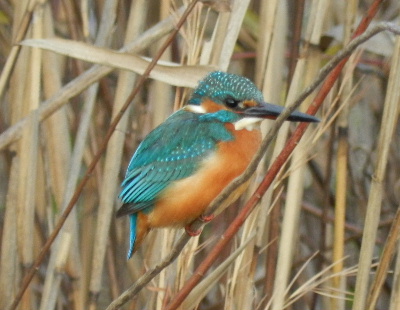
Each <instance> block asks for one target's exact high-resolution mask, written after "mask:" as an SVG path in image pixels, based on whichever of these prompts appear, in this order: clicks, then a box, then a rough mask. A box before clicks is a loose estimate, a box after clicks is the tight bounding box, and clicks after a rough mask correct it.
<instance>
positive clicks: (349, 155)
mask: <svg viewBox="0 0 400 310" xmlns="http://www.w3.org/2000/svg"><path fill="white" fill-rule="evenodd" d="M381 2H383V1H378V0H375V1H372V0H368V1H367V0H365V1H352V0H350V1H344V0H340V1H338V0H319V1H311V0H308V1H302V0H297V1H271V0H253V1H250V0H241V1H239V0H235V1H229V0H214V1H202V2H199V3H197V4H196V6H195V7H194V10H193V11H192V12H190V14H189V16H188V18H187V19H184V24H183V26H182V28H181V29H180V30H179V33H178V35H177V36H175V37H174V38H172V39H171V40H168V39H167V38H168V37H169V36H170V35H171V33H172V32H173V31H174V30H175V29H176V24H177V23H178V21H179V20H180V18H181V16H182V13H183V11H184V9H185V8H184V7H183V8H180V7H181V6H185V5H188V3H190V1H189V0H183V1H178V0H176V1H174V0H165V1H163V0H158V1H157V0H134V1H116V0H98V1H77V0H49V1H46V0H43V1H41V0H31V1H30V0H0V63H1V67H2V70H1V76H0V100H1V101H0V132H1V134H0V151H1V152H0V174H1V179H0V242H1V244H0V245H1V252H0V309H8V308H9V307H10V306H11V305H12V303H13V302H14V304H13V306H12V307H13V308H14V306H15V305H16V301H17V302H18V303H19V305H18V307H19V308H18V309H41V310H50V309H79V310H83V309H92V310H94V309H105V308H107V307H108V308H109V309H116V308H118V307H119V306H120V305H121V304H123V303H125V302H126V301H128V302H127V303H126V305H125V306H124V307H125V309H177V308H176V306H173V305H172V304H173V303H175V304H180V303H182V304H181V305H180V308H179V309H194V308H197V309H209V310H212V309H257V310H258V309H259V310H262V309H273V310H281V309H310V310H311V309H313V310H318V309H322V310H328V309H331V310H340V309H354V310H364V309H371V310H372V309H390V310H396V309H400V255H399V246H398V243H397V239H398V235H399V230H400V217H399V213H398V212H397V211H398V208H399V203H400V179H399V175H400V165H399V164H398V163H399V162H400V148H399V146H400V135H399V127H398V125H397V117H398V113H399V111H398V107H399V104H400V99H399V98H400V40H399V38H398V37H397V38H396V36H395V35H394V34H393V33H390V32H387V31H386V32H384V33H381V34H379V35H377V36H374V37H373V38H372V39H371V40H369V41H368V42H367V43H365V44H364V45H363V46H362V49H357V50H354V51H353V54H352V57H351V58H350V59H349V61H348V63H347V64H346V66H345V67H344V68H343V70H342V72H341V73H340V76H339V78H338V80H337V82H336V83H334V82H335V81H334V80H327V82H326V83H325V84H324V86H323V88H322V89H328V90H331V91H330V92H329V94H328V95H327V97H326V98H325V99H324V96H322V95H321V92H319V94H318V95H317V96H316V94H317V93H318V89H317V90H316V91H315V92H314V93H313V94H311V95H310V96H309V97H308V98H307V99H306V100H305V101H304V102H303V104H302V106H301V108H300V109H302V110H304V111H305V110H306V108H307V107H308V106H309V105H310V104H311V103H313V104H312V105H311V106H316V105H317V104H319V103H321V102H322V101H324V102H323V105H322V107H321V108H320V109H319V111H318V113H317V115H318V117H320V118H321V123H319V124H318V125H312V126H310V128H309V129H307V131H306V132H305V134H304V136H303V138H302V140H301V142H300V143H299V144H298V145H297V147H296V149H295V151H294V152H293V153H292V155H291V157H290V159H289V160H288V161H287V163H286V164H284V165H283V164H282V163H278V164H277V165H276V166H277V167H279V168H281V167H282V169H281V170H280V172H279V173H278V174H277V177H276V178H275V179H274V180H273V182H272V184H271V186H269V188H268V190H267V191H266V193H265V195H263V197H262V199H261V202H260V203H259V204H258V205H257V206H256V207H255V208H254V210H253V211H252V212H251V213H250V214H248V213H246V212H245V214H244V213H243V212H241V210H246V209H243V206H245V205H246V206H247V207H248V206H249V204H248V203H247V204H246V201H248V199H249V197H250V196H251V194H253V193H254V191H255V190H256V189H257V186H258V184H259V183H260V182H261V180H263V179H264V176H265V174H266V171H267V168H268V166H269V164H270V163H272V161H273V159H275V158H276V156H277V155H278V154H279V153H280V151H281V150H282V149H283V147H284V145H285V143H286V141H287V139H288V136H290V135H291V134H292V133H293V131H294V130H295V128H296V127H295V126H294V125H293V124H292V125H290V124H288V123H285V124H284V125H283V126H282V127H281V129H280V131H279V134H278V135H277V137H276V139H275V140H274V141H273V142H271V143H270V144H269V148H268V150H267V152H266V153H265V154H266V156H265V158H263V161H262V162H263V163H264V164H260V165H259V166H258V169H257V170H256V172H255V177H254V178H253V181H252V182H253V185H252V186H251V188H250V189H249V193H248V195H247V196H246V197H242V199H241V201H240V202H237V203H236V204H235V205H233V206H231V207H230V208H228V209H227V210H226V211H224V213H222V214H221V215H220V216H218V217H217V218H215V219H214V220H213V221H212V222H211V223H210V224H208V225H207V226H205V228H204V231H203V233H202V234H201V236H200V237H199V238H191V240H190V241H189V242H188V243H187V244H186V245H185V246H184V247H183V250H182V252H179V251H177V252H176V254H179V255H177V256H178V257H177V259H176V260H175V261H174V262H173V263H172V264H171V265H169V266H168V267H166V268H165V269H162V268H160V269H162V271H161V272H159V271H158V270H156V271H155V272H154V273H155V274H157V275H156V276H155V277H154V278H148V281H150V282H149V283H147V284H143V285H142V284H140V283H142V282H136V281H138V279H139V278H140V277H141V276H142V275H143V274H144V273H145V272H146V271H148V270H151V269H152V268H153V267H154V266H156V265H157V264H159V263H160V262H161V261H162V260H163V258H164V257H166V256H167V255H168V254H169V253H170V252H171V250H172V249H173V247H174V244H175V243H176V241H177V240H178V239H179V238H180V236H181V235H182V234H183V230H171V229H165V230H158V231H154V232H152V233H151V234H150V235H149V237H148V238H147V240H146V242H145V244H144V245H143V246H142V247H141V249H140V250H139V251H138V252H137V253H136V254H135V255H134V257H133V258H132V259H131V260H129V261H127V260H126V251H127V247H128V223H127V221H126V220H125V219H118V220H117V219H115V216H114V215H115V210H116V209H117V208H118V206H119V202H118V199H117V195H118V191H119V184H120V182H121V180H122V178H123V175H124V171H125V169H126V167H127V164H128V162H129V159H130V157H131V155H132V153H133V152H134V150H135V148H136V147H137V145H138V143H139V142H140V141H141V140H142V139H143V137H144V136H145V135H146V134H147V133H148V132H149V131H150V130H151V129H152V128H154V127H155V126H156V125H157V124H159V123H160V122H162V121H163V120H164V119H165V118H166V117H167V116H168V115H169V114H170V113H172V112H173V111H174V110H176V109H178V108H179V107H180V106H181V105H182V104H183V103H184V102H185V100H186V99H187V96H188V94H189V93H190V90H188V88H187V87H194V86H195V85H196V83H197V81H198V80H199V79H200V78H201V77H202V76H204V75H205V74H206V72H208V71H211V70H215V69H219V70H224V71H229V72H232V73H237V74H241V75H245V76H247V77H249V78H251V79H252V80H254V81H255V82H256V84H257V85H258V86H259V87H260V89H262V90H263V93H264V95H265V99H266V101H269V102H273V103H280V104H287V105H288V104H291V103H293V102H294V101H295V99H296V98H297V96H298V95H299V94H300V93H301V92H302V90H303V89H305V88H307V87H308V86H309V85H310V84H311V83H312V82H313V81H314V80H315V79H316V78H317V76H318V73H319V70H320V69H321V68H322V67H323V66H324V65H325V64H326V63H327V62H328V61H329V60H330V59H331V58H332V57H333V56H334V55H336V54H337V53H338V51H339V50H341V49H343V48H344V46H346V45H347V44H348V43H349V42H350V41H351V38H352V33H354V30H355V29H356V27H357V25H358V24H359V23H360V19H361V18H362V17H365V16H368V14H372V15H370V16H371V17H373V20H372V23H373V24H374V23H378V22H380V21H393V22H395V23H397V25H398V24H399V15H400V4H399V1H396V0H392V1H385V2H384V3H381ZM374 5H377V8H379V11H378V12H377V13H376V14H375V13H373V12H372V13H371V11H370V10H371V7H372V8H373V6H374ZM361 23H362V22H361ZM361 32H362V31H361ZM21 42H22V45H20V44H18V43H21ZM164 44H167V45H168V48H167V49H166V51H165V52H164V53H163V55H162V57H161V60H160V62H159V63H161V65H157V66H156V67H155V68H154V69H153V71H152V72H151V74H150V78H149V79H148V80H147V81H146V82H145V83H144V84H143V83H142V82H141V81H142V80H140V81H139V77H140V74H143V72H145V71H146V68H147V67H148V64H149V58H146V59H143V58H141V57H140V56H146V57H150V58H152V57H155V55H157V53H158V51H159V50H160V48H162V46H163V45H164ZM117 51H120V52H117ZM172 64H176V65H178V66H174V65H172ZM138 81H139V82H140V83H141V84H142V85H141V87H140V88H136V89H137V90H138V93H137V95H136V96H135V98H134V100H133V101H132V103H131V104H130V105H129V108H128V109H127V110H126V112H125V114H124V116H123V117H122V119H121V120H120V121H119V122H118V124H117V126H116V128H115V130H113V129H114V128H113V126H112V125H110V124H112V122H113V120H115V118H116V117H118V115H119V111H120V110H121V108H122V107H123V106H124V104H125V101H126V99H127V98H128V97H129V96H130V94H131V91H132V90H133V89H135V85H137V84H136V83H138ZM115 124H116V123H115ZM263 126H264V132H265V133H267V132H269V131H270V130H271V127H272V126H273V122H270V121H266V122H265V124H263ZM110 128H111V129H110ZM108 132H109V133H111V132H113V134H112V136H111V139H110V140H109V141H108V144H105V143H106V142H107V140H108ZM96 161H97V163H96ZM269 175H270V176H273V177H275V175H276V173H270V174H269ZM271 180H272V178H271ZM266 188H267V186H265V189H266ZM259 194H263V189H260V188H259V189H258V191H257V194H256V195H255V196H253V199H251V200H250V202H253V204H254V202H255V201H256V200H255V199H254V197H255V198H257V197H259ZM64 210H71V213H70V214H69V217H68V219H67V220H66V221H65V222H63V221H62V220H63V216H61V214H63V212H64ZM247 210H248V209H247ZM244 217H247V219H246V221H245V222H244V224H243V225H242V226H240V225H239V224H241V220H242V219H244ZM60 220H61V222H60ZM232 223H233V225H232ZM57 227H60V228H61V230H60V232H59V233H58V234H57V238H56V239H55V240H54V242H53V244H52V245H51V248H50V249H49V251H46V250H44V251H43V250H41V249H43V246H44V245H45V244H46V242H47V244H48V245H50V243H49V242H48V240H49V239H48V238H49V236H50V235H51V233H52V232H54V231H55V229H56V228H57ZM228 227H229V228H228ZM239 228H240V229H239ZM227 229H228V231H227ZM235 229H236V230H237V229H239V231H238V232H237V233H236V231H235ZM222 234H225V235H224V238H223V239H221V235H222ZM230 237H232V238H230ZM182 238H183V239H185V238H186V239H188V238H187V237H186V236H185V235H184V237H182ZM182 238H181V239H180V240H183V239H182ZM224 240H225V241H226V245H225V246H223V247H222V246H221V247H220V246H219V245H220V244H221V242H224ZM186 241H187V240H183V242H181V243H182V245H184V244H185V243H186ZM218 242H219V243H218ZM36 265H37V266H38V268H37V269H31V267H32V266H34V267H35V266H36ZM198 266H200V268H201V269H200V270H196V268H198ZM32 271H36V273H35V274H34V273H32ZM199 272H204V276H202V274H200V275H199ZM29 274H31V275H33V278H32V280H31V281H30V283H29V285H27V286H24V284H23V283H25V284H28V282H26V279H28V278H27V277H26V276H27V275H29ZM192 275H194V276H197V278H196V277H195V278H191V277H192ZM188 279H192V280H193V279H195V280H196V279H197V280H201V281H200V282H199V284H198V285H194V284H191V283H194V282H187V281H188ZM192 280H190V281H192ZM140 281H141V280H140ZM135 282H136V283H139V285H138V286H134V288H136V289H137V291H139V292H138V293H137V294H136V295H135V296H134V298H131V297H132V296H131V295H132V291H128V293H129V294H128V295H124V296H125V297H126V298H122V299H121V298H120V297H119V296H120V295H121V294H122V293H123V292H124V291H125V290H127V289H128V288H129V287H130V286H131V285H132V284H134V283H135ZM24 287H26V291H25V292H24V294H23V295H22V297H18V296H21V293H22V291H21V289H22V288H24ZM181 289H183V290H182V291H181V293H180V295H178V292H179V291H180V290H181ZM182 292H188V295H187V294H184V293H182ZM16 296H17V297H16ZM177 296H178V297H177ZM113 301H114V303H112V302H113ZM171 302H173V303H171Z"/></svg>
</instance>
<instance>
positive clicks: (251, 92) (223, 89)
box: [188, 71, 264, 105]
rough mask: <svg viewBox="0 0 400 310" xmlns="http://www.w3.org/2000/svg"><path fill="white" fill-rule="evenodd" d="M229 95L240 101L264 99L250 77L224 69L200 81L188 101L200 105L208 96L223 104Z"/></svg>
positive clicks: (259, 100) (261, 100)
mask: <svg viewBox="0 0 400 310" xmlns="http://www.w3.org/2000/svg"><path fill="white" fill-rule="evenodd" d="M227 97H232V98H234V99H236V100H239V101H243V100H250V99H253V100H256V101H258V102H263V101H264V97H263V95H262V93H261V92H260V91H259V90H258V88H257V87H256V86H255V85H254V83H253V82H252V81H250V80H249V79H248V78H245V77H242V76H239V75H236V74H231V73H226V72H222V71H214V72H211V73H210V74H208V75H207V76H206V77H205V78H204V79H203V80H201V81H200V82H199V85H198V87H197V88H196V89H195V90H194V92H193V94H192V97H191V98H190V99H189V102H188V103H189V104H194V105H200V103H201V102H202V100H204V99H205V98H208V99H211V100H212V101H214V102H216V103H220V104H222V103H223V101H224V100H225V99H226V98H227Z"/></svg>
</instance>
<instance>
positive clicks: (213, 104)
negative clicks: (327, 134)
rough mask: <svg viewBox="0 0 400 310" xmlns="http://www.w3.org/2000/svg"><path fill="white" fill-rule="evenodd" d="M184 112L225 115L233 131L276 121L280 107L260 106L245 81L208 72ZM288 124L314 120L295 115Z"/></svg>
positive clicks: (258, 94)
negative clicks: (233, 124)
mask: <svg viewBox="0 0 400 310" xmlns="http://www.w3.org/2000/svg"><path fill="white" fill-rule="evenodd" d="M185 109H186V110H188V111H191V112H195V113H202V114H206V113H216V112H218V111H221V110H223V111H226V112H229V114H230V115H231V117H232V120H233V122H235V124H238V127H239V128H237V129H241V128H244V127H247V126H248V125H249V124H254V123H259V122H260V121H262V120H263V119H276V118H277V117H278V116H279V114H281V113H282V111H283V108H282V107H281V106H277V105H273V104H269V103H266V102H264V97H263V94H262V93H261V92H260V90H258V88H257V87H256V86H255V85H254V83H253V82H252V81H250V80H249V79H247V78H245V77H242V76H238V75H235V74H230V73H225V72H221V71H214V72H211V73H210V74H208V75H207V76H206V77H205V78H204V79H203V80H201V81H200V83H199V85H198V86H197V88H196V89H195V90H194V92H193V94H192V96H191V98H190V99H189V102H188V105H187V106H186V107H185ZM225 114H226V113H225ZM288 120H289V121H298V122H318V119H317V118H316V117H314V116H311V115H308V114H305V113H301V112H297V111H295V112H293V113H292V114H291V115H290V116H289V117H288ZM235 127H237V126H236V125H235Z"/></svg>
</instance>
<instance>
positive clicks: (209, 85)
mask: <svg viewBox="0 0 400 310" xmlns="http://www.w3.org/2000/svg"><path fill="white" fill-rule="evenodd" d="M282 111H283V108H282V107H281V106H278V105H273V104H269V103H266V102H264V97H263V95H262V93H261V91H260V90H258V88H257V87H256V86H255V85H254V83H253V82H252V81H250V80H249V79H247V78H245V77H242V76H239V75H235V74H229V73H225V72H221V71H215V72H211V73H209V74H208V75H207V76H206V77H205V78H204V79H203V80H201V81H200V82H199V85H198V86H197V88H196V89H195V90H194V91H193V94H192V95H191V97H190V99H189V100H188V102H187V104H186V105H185V106H184V107H183V108H181V109H180V110H178V111H177V112H175V113H173V114H172V115H171V116H170V117H169V118H167V120H166V121H165V122H163V123H162V124H161V125H159V126H158V127H156V128H155V129H154V130H153V131H151V132H150V133H149V134H148V135H147V136H146V137H145V139H144V140H143V141H142V142H141V143H140V145H139V146H138V148H137V150H136V152H135V153H134V155H133V156H132V159H131V160H130V163H129V165H128V168H127V172H126V176H125V179H124V181H123V182H122V184H121V187H122V190H121V192H120V194H119V198H120V199H121V201H122V206H121V208H120V209H119V210H118V211H117V217H120V216H123V215H129V219H130V221H129V222H130V245H129V251H128V259H129V258H131V257H132V255H133V253H134V252H135V251H136V249H137V248H138V247H139V246H140V244H141V243H142V242H143V239H144V237H145V236H146V235H147V234H148V232H149V231H150V230H151V229H152V228H158V227H171V226H172V227H184V226H186V228H187V229H186V231H187V232H188V233H189V234H190V235H197V234H199V232H193V231H190V229H189V228H188V227H189V226H188V225H189V224H190V223H191V222H192V221H194V220H195V219H196V218H199V217H200V218H201V216H202V214H203V213H204V212H205V211H206V210H207V207H208V205H209V204H210V203H211V202H212V201H213V199H214V198H216V197H217V196H218V194H219V193H221V191H222V190H223V189H224V188H225V187H226V186H227V185H228V184H229V183H230V182H231V181H232V180H233V179H235V178H236V177H238V176H240V175H241V174H242V173H243V172H244V171H245V170H246V168H247V166H248V165H249V163H250V161H251V160H252V158H253V156H254V155H255V153H256V152H257V150H258V148H259V146H260V144H261V131H260V122H261V121H263V120H264V119H276V117H277V116H278V115H279V114H280V113H281V112H282ZM287 120H289V121H299V122H317V121H318V119H317V118H316V117H314V116H311V115H308V114H305V113H301V112H298V111H295V112H293V113H292V114H291V115H290V116H289V117H288V119H287ZM246 187H247V184H244V185H243V186H240V187H239V188H238V189H237V190H236V191H235V192H234V193H232V194H231V196H230V197H229V199H228V201H227V202H226V203H225V205H228V204H229V203H230V202H233V201H234V200H236V199H237V198H238V197H239V196H240V195H241V194H242V193H243V192H244V190H245V189H246ZM210 219H211V218H205V217H204V218H203V220H206V221H209V220H210Z"/></svg>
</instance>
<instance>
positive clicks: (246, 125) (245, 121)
mask: <svg viewBox="0 0 400 310" xmlns="http://www.w3.org/2000/svg"><path fill="white" fill-rule="evenodd" d="M263 120H264V119H263V118H260V117H245V118H242V119H241V120H238V121H237V122H235V123H233V125H234V126H235V130H242V129H247V130H249V131H252V130H253V129H254V128H258V126H260V123H261V122H262V121H263Z"/></svg>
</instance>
